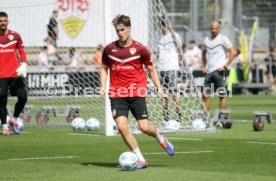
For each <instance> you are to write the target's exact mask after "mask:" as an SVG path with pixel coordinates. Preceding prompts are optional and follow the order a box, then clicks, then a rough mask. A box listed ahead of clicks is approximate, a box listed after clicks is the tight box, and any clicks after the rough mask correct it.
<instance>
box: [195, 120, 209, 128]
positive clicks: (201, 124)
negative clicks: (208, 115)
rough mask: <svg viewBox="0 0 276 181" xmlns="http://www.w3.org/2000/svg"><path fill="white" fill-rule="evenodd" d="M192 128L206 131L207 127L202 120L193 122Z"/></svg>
mask: <svg viewBox="0 0 276 181" xmlns="http://www.w3.org/2000/svg"><path fill="white" fill-rule="evenodd" d="M192 127H193V128H194V129H205V128H206V125H205V123H204V122H203V121H202V119H196V120H194V121H193V122H192Z"/></svg>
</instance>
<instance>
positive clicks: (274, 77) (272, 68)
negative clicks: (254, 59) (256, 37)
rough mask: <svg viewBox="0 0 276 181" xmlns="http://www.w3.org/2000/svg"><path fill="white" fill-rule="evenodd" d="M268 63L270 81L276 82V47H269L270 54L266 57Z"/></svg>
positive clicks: (267, 71)
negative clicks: (275, 50) (275, 52)
mask: <svg viewBox="0 0 276 181" xmlns="http://www.w3.org/2000/svg"><path fill="white" fill-rule="evenodd" d="M264 61H265V63H266V75H267V78H268V80H269V81H271V82H274V83H276V56H275V54H274V48H272V47H271V48H270V49H269V54H268V56H267V57H266V58H265V59H264Z"/></svg>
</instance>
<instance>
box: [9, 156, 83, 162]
mask: <svg viewBox="0 0 276 181" xmlns="http://www.w3.org/2000/svg"><path fill="white" fill-rule="evenodd" d="M76 157H79V156H57V157H33V158H11V159H7V160H13V161H21V160H50V159H66V158H76Z"/></svg>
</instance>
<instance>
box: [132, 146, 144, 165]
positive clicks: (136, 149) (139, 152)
mask: <svg viewBox="0 0 276 181" xmlns="http://www.w3.org/2000/svg"><path fill="white" fill-rule="evenodd" d="M132 152H133V153H135V154H136V155H137V157H138V160H139V161H141V162H145V161H146V160H145V158H144V157H143V155H142V153H141V151H140V149H139V147H137V148H135V149H134V150H132Z"/></svg>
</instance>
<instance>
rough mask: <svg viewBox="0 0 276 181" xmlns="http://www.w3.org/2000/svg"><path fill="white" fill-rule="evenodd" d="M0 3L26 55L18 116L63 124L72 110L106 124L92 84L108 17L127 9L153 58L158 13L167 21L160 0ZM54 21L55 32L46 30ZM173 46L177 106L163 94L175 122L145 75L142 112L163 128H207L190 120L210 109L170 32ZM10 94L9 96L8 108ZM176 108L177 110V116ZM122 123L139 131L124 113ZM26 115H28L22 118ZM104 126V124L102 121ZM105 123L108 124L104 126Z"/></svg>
mask: <svg viewBox="0 0 276 181" xmlns="http://www.w3.org/2000/svg"><path fill="white" fill-rule="evenodd" d="M54 10H57V11H58V16H57V17H56V20H57V22H58V26H57V27H54V25H53V24H49V19H50V17H51V15H52V13H53V11H54ZM1 11H5V12H7V13H8V15H9V20H10V24H9V28H10V29H12V30H14V31H17V32H18V33H19V34H20V35H21V37H22V39H23V42H24V45H25V48H26V53H27V60H28V75H27V82H26V83H27V85H28V89H29V99H28V103H27V105H26V107H25V109H24V111H23V113H22V118H23V119H25V120H26V124H29V125H40V126H43V125H70V121H72V119H73V118H74V117H76V116H77V117H78V116H79V117H81V118H83V119H84V120H88V119H89V118H91V117H93V118H96V119H98V120H100V122H101V125H102V126H103V125H105V127H107V128H111V130H112V127H113V124H114V123H113V120H112V117H111V116H110V115H111V109H110V107H109V105H108V100H106V98H105V97H100V96H99V95H98V94H97V92H98V90H99V86H100V80H99V70H100V64H99V62H98V61H99V57H100V53H99V52H98V50H99V51H101V50H102V46H105V45H107V44H108V43H109V42H112V41H115V40H116V39H117V35H116V32H115V30H114V28H113V25H112V23H111V22H112V19H113V18H114V17H115V16H116V15H118V14H125V15H128V16H130V18H131V22H132V37H133V39H135V40H136V41H138V42H141V43H142V44H143V45H145V46H146V47H147V48H148V49H149V51H150V52H151V55H152V60H156V56H157V48H156V47H157V42H158V40H159V38H160V36H161V34H162V30H161V20H162V21H163V22H165V23H166V24H167V25H168V26H169V27H171V23H170V20H169V19H168V17H167V15H166V11H165V9H164V6H163V4H162V2H161V1H160V0H116V1H114V0H40V1H36V0H28V1H21V0H13V1H9V0H3V1H1ZM49 28H50V29H51V31H55V30H54V29H55V28H57V29H58V35H57V39H56V47H55V46H53V44H54V45H55V37H53V36H51V34H48V31H49ZM172 37H173V41H174V42H175V43H174V46H175V47H174V48H175V49H176V51H177V52H178V54H179V56H180V57H181V61H180V71H178V73H177V76H176V77H175V79H176V80H175V79H173V80H168V81H169V82H170V81H176V82H177V90H174V92H177V98H178V99H179V102H178V105H179V108H180V109H179V111H176V107H177V106H176V102H175V101H174V100H173V98H172V95H171V93H170V94H168V95H169V98H168V104H167V105H168V106H167V108H166V112H167V113H166V116H167V121H168V120H178V123H179V127H178V128H177V129H176V130H175V129H174V128H173V129H171V128H170V127H168V124H167V123H166V122H165V120H164V110H165V107H164V100H163V99H162V98H161V97H160V96H159V95H158V94H157V93H156V91H155V90H154V88H153V83H152V82H151V80H150V79H149V80H148V90H149V95H148V98H147V105H148V110H149V120H150V121H151V122H152V123H153V124H154V125H155V126H156V127H157V128H158V129H159V130H161V131H163V132H183V131H189V132H193V131H199V130H200V131H206V130H207V129H209V128H211V127H210V126H211V125H209V127H206V128H201V129H197V127H195V126H192V123H193V121H194V120H202V121H203V122H204V123H205V124H207V125H208V123H209V115H208V112H207V111H206V109H205V107H204V104H203V101H202V99H201V92H200V90H199V89H198V87H197V85H195V83H194V81H193V75H192V74H191V72H190V70H189V67H188V66H187V65H186V61H185V59H184V56H183V52H182V50H181V45H180V44H179V43H177V40H176V34H175V33H173V36H172ZM15 101H16V99H15V98H11V99H10V100H9V105H8V106H9V107H8V108H9V111H10V113H12V112H13V106H14V103H15ZM178 115H181V117H180V118H179V117H178ZM129 118H130V120H129V126H130V128H131V130H132V131H133V132H139V129H138V128H137V125H136V121H135V119H134V118H133V117H132V115H130V117H129ZM27 122H29V123H27ZM103 127H104V126H103ZM109 131H110V130H109Z"/></svg>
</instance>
